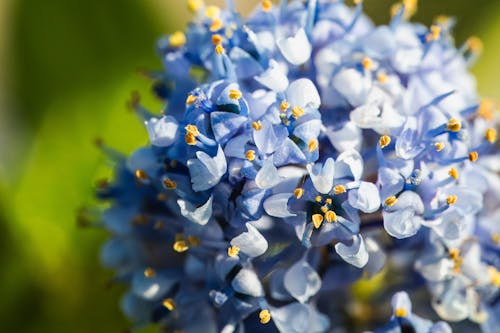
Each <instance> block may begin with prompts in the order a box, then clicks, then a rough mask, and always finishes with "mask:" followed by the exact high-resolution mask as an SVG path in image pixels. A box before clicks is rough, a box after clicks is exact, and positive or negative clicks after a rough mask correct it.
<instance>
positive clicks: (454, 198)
mask: <svg viewBox="0 0 500 333" xmlns="http://www.w3.org/2000/svg"><path fill="white" fill-rule="evenodd" d="M457 199H458V197H457V196H456V195H449V196H448V197H447V198H446V203H447V204H448V205H454V204H456V203H457Z"/></svg>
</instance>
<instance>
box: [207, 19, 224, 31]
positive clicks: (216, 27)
mask: <svg viewBox="0 0 500 333" xmlns="http://www.w3.org/2000/svg"><path fill="white" fill-rule="evenodd" d="M223 25H224V23H222V21H221V20H219V19H215V20H213V22H212V24H210V31H212V32H215V31H219V30H220V29H222V27H223Z"/></svg>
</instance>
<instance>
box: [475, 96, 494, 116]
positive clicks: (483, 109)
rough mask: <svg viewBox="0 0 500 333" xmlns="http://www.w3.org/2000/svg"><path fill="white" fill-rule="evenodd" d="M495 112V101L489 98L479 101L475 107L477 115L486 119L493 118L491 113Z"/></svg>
mask: <svg viewBox="0 0 500 333" xmlns="http://www.w3.org/2000/svg"><path fill="white" fill-rule="evenodd" d="M494 112H495V102H493V101H492V100H491V99H483V100H482V101H481V103H479V107H478V108H477V115H478V116H479V117H481V118H484V119H486V120H489V121H491V120H493V115H494Z"/></svg>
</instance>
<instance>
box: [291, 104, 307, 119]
mask: <svg viewBox="0 0 500 333" xmlns="http://www.w3.org/2000/svg"><path fill="white" fill-rule="evenodd" d="M303 115H304V109H302V108H301V107H300V106H294V107H293V109H292V116H293V117H294V118H295V119H297V118H300V117H302V116H303Z"/></svg>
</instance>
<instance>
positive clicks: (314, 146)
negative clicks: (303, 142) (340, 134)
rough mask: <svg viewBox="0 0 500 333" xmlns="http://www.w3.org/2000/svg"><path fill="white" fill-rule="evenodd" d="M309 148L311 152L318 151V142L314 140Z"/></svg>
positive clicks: (310, 142)
mask: <svg viewBox="0 0 500 333" xmlns="http://www.w3.org/2000/svg"><path fill="white" fill-rule="evenodd" d="M307 147H308V148H309V151H310V152H313V151H315V150H316V149H318V140H314V139H312V140H311V141H309V144H308V145H307Z"/></svg>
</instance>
